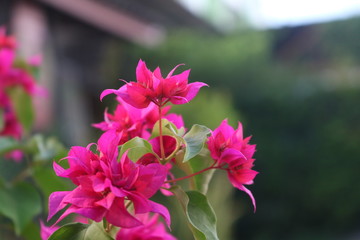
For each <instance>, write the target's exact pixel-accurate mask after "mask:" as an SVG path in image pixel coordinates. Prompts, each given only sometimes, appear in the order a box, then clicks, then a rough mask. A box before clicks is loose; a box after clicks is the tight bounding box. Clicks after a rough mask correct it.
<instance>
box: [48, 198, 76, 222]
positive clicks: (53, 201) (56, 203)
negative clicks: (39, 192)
mask: <svg viewBox="0 0 360 240" xmlns="http://www.w3.org/2000/svg"><path fill="white" fill-rule="evenodd" d="M69 193H71V192H70V191H62V192H53V193H51V194H50V196H49V215H48V218H47V220H48V221H49V220H50V219H51V218H52V217H53V216H54V215H55V214H56V213H57V212H58V211H60V210H61V209H63V208H64V207H65V206H66V204H63V203H62V200H63V199H64V197H65V196H66V195H68V194H69Z"/></svg>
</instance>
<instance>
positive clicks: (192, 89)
mask: <svg viewBox="0 0 360 240" xmlns="http://www.w3.org/2000/svg"><path fill="white" fill-rule="evenodd" d="M204 86H207V87H208V86H209V85H207V84H205V83H202V82H194V83H190V84H189V85H188V88H189V91H188V93H187V95H186V96H185V98H186V99H187V100H188V101H189V102H190V101H191V100H192V99H193V98H194V97H195V96H196V95H197V93H198V92H199V90H200V88H201V87H204Z"/></svg>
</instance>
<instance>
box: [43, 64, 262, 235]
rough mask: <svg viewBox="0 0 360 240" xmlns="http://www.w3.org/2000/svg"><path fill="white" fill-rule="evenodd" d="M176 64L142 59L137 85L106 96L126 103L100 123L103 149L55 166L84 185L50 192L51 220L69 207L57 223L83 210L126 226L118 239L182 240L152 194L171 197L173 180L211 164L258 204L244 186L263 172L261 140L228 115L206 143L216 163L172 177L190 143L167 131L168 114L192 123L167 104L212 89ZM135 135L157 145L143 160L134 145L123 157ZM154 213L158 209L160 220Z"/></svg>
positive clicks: (74, 153) (81, 151)
mask: <svg viewBox="0 0 360 240" xmlns="http://www.w3.org/2000/svg"><path fill="white" fill-rule="evenodd" d="M176 68H177V67H175V68H174V69H173V70H172V71H171V72H170V73H169V74H168V75H167V77H166V78H163V77H162V75H161V71H160V68H157V69H155V71H154V72H151V71H150V70H149V69H148V68H147V67H146V64H145V62H143V61H141V60H140V61H139V64H138V66H137V69H136V77H137V82H129V83H126V84H125V85H124V86H123V87H120V88H119V89H118V90H114V89H107V90H105V91H103V93H102V94H101V97H100V98H101V99H102V98H103V97H104V96H106V95H108V94H111V93H114V94H116V95H117V101H118V105H117V107H116V109H115V111H114V113H112V114H110V113H108V112H107V111H105V113H104V121H103V122H100V123H97V124H93V126H95V127H97V128H99V129H101V130H103V131H104V133H103V134H102V136H101V137H100V139H99V140H98V142H97V144H95V145H96V146H97V151H96V153H94V152H93V151H91V150H90V149H91V148H92V146H93V145H94V144H90V145H88V146H87V147H86V148H85V147H79V146H76V147H72V148H71V150H70V152H69V154H68V156H67V157H66V159H67V160H68V163H69V168H68V169H64V168H63V167H61V166H60V165H59V164H57V163H54V170H55V173H56V174H57V175H58V176H60V177H64V178H69V179H70V180H71V181H72V182H73V183H74V184H75V185H76V188H75V189H74V190H72V191H61V192H54V193H52V194H51V195H50V198H49V216H48V219H51V218H52V217H53V216H54V215H55V214H57V213H58V212H60V211H62V210H63V209H66V210H65V211H64V212H62V214H61V215H60V217H59V218H58V220H57V222H59V221H60V220H62V219H63V218H64V217H66V216H68V215H69V214H71V213H77V214H79V215H82V216H84V217H87V218H90V219H92V220H94V221H96V222H99V221H101V220H105V221H106V222H107V223H109V224H111V225H114V226H117V227H120V230H119V231H118V233H117V235H116V239H130V240H131V239H133V240H135V239H143V240H155V239H159V240H161V239H163V240H174V239H175V238H174V237H173V236H171V235H170V234H168V233H167V232H166V231H165V226H164V225H163V224H162V223H161V222H159V221H158V218H159V217H158V216H159V215H161V216H162V217H163V219H164V220H165V222H166V224H167V225H168V226H169V225H170V214H169V211H168V210H167V208H166V207H164V206H163V205H161V204H159V203H156V202H153V201H152V200H150V198H151V197H152V196H153V195H154V194H155V193H156V192H157V191H158V190H162V192H163V193H164V194H165V195H171V193H170V192H168V191H166V190H165V189H168V188H169V187H171V185H170V184H173V183H175V182H177V181H180V180H182V179H186V178H189V177H192V176H194V175H197V174H200V173H202V172H204V171H206V170H210V169H220V170H225V171H227V173H228V177H229V180H230V182H231V183H232V185H233V186H234V187H236V188H238V189H240V190H242V191H244V192H246V193H247V194H248V195H249V196H250V198H251V199H252V202H253V205H254V208H255V206H256V205H255V199H254V197H253V195H252V193H251V192H250V190H248V189H247V188H245V186H244V185H248V184H252V183H253V180H254V178H255V176H256V175H257V172H256V171H254V170H252V167H253V165H254V164H253V163H254V160H255V159H254V158H253V155H254V152H255V145H250V144H249V140H250V137H247V138H245V139H244V138H243V132H242V125H241V123H239V125H238V128H237V129H236V130H234V129H233V128H232V127H231V126H229V125H228V123H227V120H224V121H223V122H222V123H221V124H220V126H219V127H218V128H217V129H215V130H214V131H213V132H212V133H211V135H210V136H209V137H208V138H207V141H206V142H207V144H206V146H205V147H207V148H208V149H209V151H210V153H211V157H212V158H213V160H214V162H213V164H212V165H211V166H210V167H208V168H206V169H204V170H201V171H199V172H197V173H192V174H190V175H188V176H185V177H181V178H178V179H175V177H174V176H173V175H172V173H171V169H172V167H173V164H174V163H176V161H181V162H180V163H181V164H186V163H182V160H181V159H180V160H175V156H176V154H177V153H178V152H180V151H184V150H185V149H186V147H187V146H186V144H185V142H184V140H179V138H181V136H179V135H176V136H175V135H171V134H170V135H164V134H163V133H162V131H163V128H162V125H161V123H162V121H161V119H167V120H168V121H169V122H171V123H172V124H173V125H174V126H175V127H176V128H178V129H180V128H184V122H183V120H182V117H181V116H179V115H176V114H168V111H169V110H170V106H165V104H167V103H169V102H170V103H172V104H183V103H187V102H189V101H190V100H192V99H193V98H194V97H195V96H196V94H197V92H198V91H199V89H200V88H201V87H202V86H206V84H204V83H201V82H195V83H190V84H189V83H188V76H189V70H187V71H185V72H182V73H180V74H178V75H174V71H175V70H176ZM156 122H159V124H158V127H159V129H156V130H159V131H158V135H155V136H153V137H151V136H152V132H151V131H152V130H153V128H154V126H155V125H156ZM135 137H140V138H143V139H146V140H148V141H147V144H149V145H151V150H149V151H148V152H147V153H144V154H143V155H142V156H140V157H139V158H138V159H136V160H134V159H132V160H130V158H129V151H131V149H127V151H125V152H124V151H121V152H124V153H123V154H122V155H121V156H120V155H119V146H120V148H122V147H123V146H124V144H125V143H127V142H128V141H129V140H131V139H133V138H135ZM204 140H206V137H205V138H204ZM144 141H145V140H144ZM194 141H197V140H194ZM202 145H203V142H202ZM179 155H181V154H179ZM182 155H183V153H182ZM174 165H175V164H174ZM169 178H170V179H171V180H168V179H169ZM160 188H165V189H160ZM150 213H153V215H152V217H151V215H149V214H150Z"/></svg>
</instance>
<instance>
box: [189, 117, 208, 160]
mask: <svg viewBox="0 0 360 240" xmlns="http://www.w3.org/2000/svg"><path fill="white" fill-rule="evenodd" d="M210 132H211V131H210V129H209V128H207V127H205V126H202V125H198V124H195V125H193V126H192V128H191V129H190V131H189V132H188V133H187V134H186V135H185V136H184V140H185V144H186V149H185V155H184V160H183V162H186V161H189V160H190V159H191V158H193V157H195V156H196V155H198V154H199V153H200V152H201V150H202V149H203V147H204V144H205V141H206V139H207V135H208V134H209V133H210Z"/></svg>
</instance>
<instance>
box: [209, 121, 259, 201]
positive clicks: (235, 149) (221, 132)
mask: <svg viewBox="0 0 360 240" xmlns="http://www.w3.org/2000/svg"><path fill="white" fill-rule="evenodd" d="M249 141H250V137H247V138H245V139H243V130H242V125H241V123H239V124H238V128H237V129H236V130H234V128H232V127H231V126H230V125H229V124H228V122H227V120H226V119H225V120H224V121H223V122H222V123H221V124H220V126H219V127H218V128H217V129H215V130H214V131H213V132H212V134H211V136H210V137H209V138H208V141H207V144H208V148H209V150H210V153H211V156H212V158H213V159H214V160H216V161H217V167H219V168H224V167H225V169H226V170H227V172H228V177H229V180H230V182H231V183H232V185H233V186H234V187H236V188H238V189H240V190H241V191H244V192H246V193H247V194H248V195H249V196H250V198H251V200H252V203H253V205H254V208H256V204H255V199H254V197H253V195H252V193H251V192H250V190H248V189H247V188H245V186H244V185H249V184H252V183H253V180H254V178H255V176H256V175H257V174H258V172H256V171H254V170H252V169H251V168H252V167H253V166H254V161H255V159H254V158H253V155H254V153H255V148H256V145H250V144H249Z"/></svg>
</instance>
